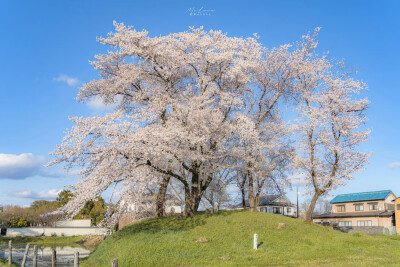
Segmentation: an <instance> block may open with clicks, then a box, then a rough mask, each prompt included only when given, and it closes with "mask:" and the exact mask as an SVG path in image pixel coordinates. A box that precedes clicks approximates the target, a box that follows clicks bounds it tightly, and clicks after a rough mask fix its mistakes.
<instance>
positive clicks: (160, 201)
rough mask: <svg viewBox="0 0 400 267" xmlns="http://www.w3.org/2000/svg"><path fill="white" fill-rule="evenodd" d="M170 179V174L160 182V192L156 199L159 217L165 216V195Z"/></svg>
mask: <svg viewBox="0 0 400 267" xmlns="http://www.w3.org/2000/svg"><path fill="white" fill-rule="evenodd" d="M170 179H171V177H170V176H169V175H165V176H164V177H163V178H162V181H161V183H160V188H159V189H158V194H157V199H156V214H157V217H164V216H165V195H166V194H167V188H168V184H169V180H170Z"/></svg>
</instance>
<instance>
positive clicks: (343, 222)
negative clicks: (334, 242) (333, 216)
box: [339, 221, 351, 227]
mask: <svg viewBox="0 0 400 267" xmlns="http://www.w3.org/2000/svg"><path fill="white" fill-rule="evenodd" d="M339 226H340V227H343V226H351V222H347V221H341V222H339Z"/></svg>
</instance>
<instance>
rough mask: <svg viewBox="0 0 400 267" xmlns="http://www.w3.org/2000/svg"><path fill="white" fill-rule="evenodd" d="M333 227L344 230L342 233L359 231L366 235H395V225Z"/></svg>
mask: <svg viewBox="0 0 400 267" xmlns="http://www.w3.org/2000/svg"><path fill="white" fill-rule="evenodd" d="M333 229H335V230H338V231H341V232H344V233H349V234H352V233H356V232H361V233H364V234H366V235H395V234H396V229H395V227H389V228H387V227H383V226H363V227H360V226H342V227H339V226H335V227H333Z"/></svg>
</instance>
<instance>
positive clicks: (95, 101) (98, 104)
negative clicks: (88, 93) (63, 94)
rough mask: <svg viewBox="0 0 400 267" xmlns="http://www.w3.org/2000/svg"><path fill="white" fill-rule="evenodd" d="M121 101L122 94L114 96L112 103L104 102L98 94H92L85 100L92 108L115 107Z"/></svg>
mask: <svg viewBox="0 0 400 267" xmlns="http://www.w3.org/2000/svg"><path fill="white" fill-rule="evenodd" d="M121 102H122V96H120V95H119V96H116V97H115V99H114V103H107V104H106V103H104V100H103V98H102V97H100V96H94V97H92V98H90V100H89V101H88V102H87V105H88V106H89V107H90V108H93V109H108V110H109V109H115V108H116V107H117V106H118V105H120V104H121Z"/></svg>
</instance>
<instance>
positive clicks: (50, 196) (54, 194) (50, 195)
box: [11, 189, 61, 199]
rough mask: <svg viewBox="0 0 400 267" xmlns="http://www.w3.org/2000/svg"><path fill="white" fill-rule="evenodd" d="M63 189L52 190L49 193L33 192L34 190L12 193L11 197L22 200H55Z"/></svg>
mask: <svg viewBox="0 0 400 267" xmlns="http://www.w3.org/2000/svg"><path fill="white" fill-rule="evenodd" d="M60 192H61V189H59V190H57V189H50V190H48V191H40V192H32V190H29V189H26V190H21V191H17V192H12V193H11V195H13V196H15V197H20V198H31V199H55V198H56V197H57V196H58V194H59V193H60Z"/></svg>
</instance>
